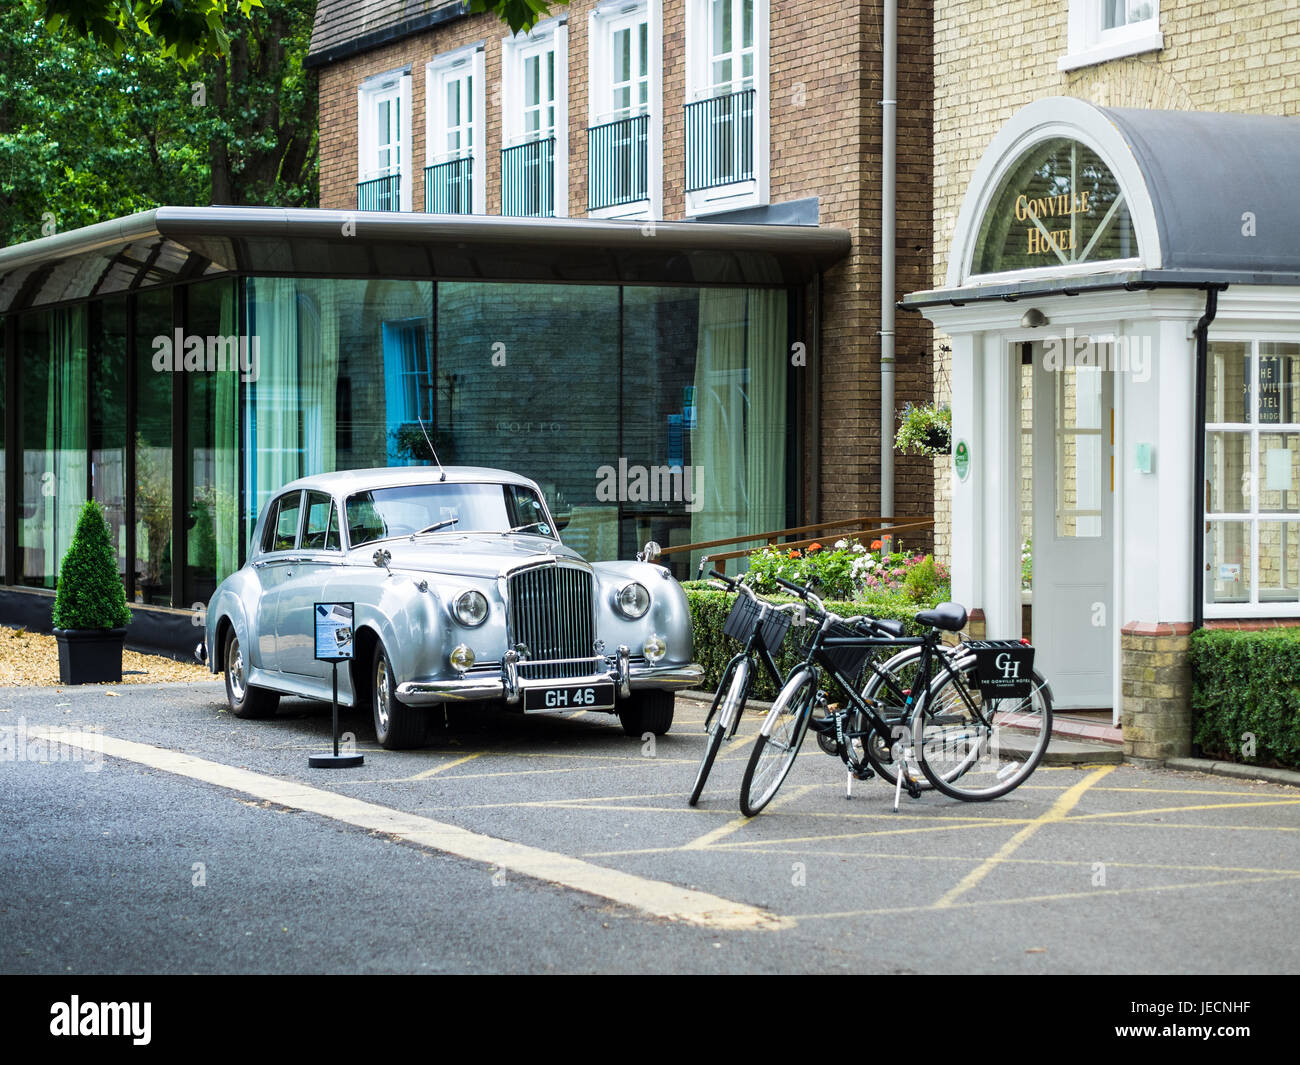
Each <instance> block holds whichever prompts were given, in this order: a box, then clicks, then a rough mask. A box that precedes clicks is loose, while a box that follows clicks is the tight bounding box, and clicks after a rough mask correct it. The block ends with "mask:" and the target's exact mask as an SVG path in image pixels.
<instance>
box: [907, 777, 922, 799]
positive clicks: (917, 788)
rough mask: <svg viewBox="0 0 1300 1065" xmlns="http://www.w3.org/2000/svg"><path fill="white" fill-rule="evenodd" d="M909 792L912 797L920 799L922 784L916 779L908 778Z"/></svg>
mask: <svg viewBox="0 0 1300 1065" xmlns="http://www.w3.org/2000/svg"><path fill="white" fill-rule="evenodd" d="M907 794H909V795H910V796H912V798H914V799H919V798H920V797H921V785H920V784H918V783H917V782H916V781H915V780H908V781H907Z"/></svg>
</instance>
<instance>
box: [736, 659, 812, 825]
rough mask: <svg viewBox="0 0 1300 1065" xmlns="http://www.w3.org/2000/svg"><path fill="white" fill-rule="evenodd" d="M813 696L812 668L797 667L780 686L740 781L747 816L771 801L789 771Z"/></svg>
mask: <svg viewBox="0 0 1300 1065" xmlns="http://www.w3.org/2000/svg"><path fill="white" fill-rule="evenodd" d="M816 697H817V674H816V673H815V672H814V671H813V670H811V669H799V670H796V671H795V673H794V675H793V676H792V677H790V679H789V680H787V681H786V682H785V685H784V687H782V688H781V692H780V694H779V695H778V696H777V697H776V702H774V703H773V704H772V709H771V710H769V711H768V713H767V717H766V718H765V719H764V721H763V727H762V729H760V730H759V734H758V739H757V740H756V741H755V743H754V750H753V751H752V752H751V753H750V756H749V764H748V765H747V766H746V767H745V776H744V779H743V780H741V782H740V812H741V813H743V814H744V815H745V816H746V817H753V816H754V815H755V814H757V813H758V812H759V811H760V810H762V809H763V807H764V806H766V805H767V804H768V803H769V802H771V801H772V796H773V795H775V794H776V790H777V788H779V787H780V786H781V782H782V781H783V780H785V777H786V774H787V773H789V772H790V767H791V766H792V765H794V759H795V755H797V754H798V753H799V747H800V745H801V744H802V743H803V738H804V736H805V735H806V734H807V732H808V719H809V717H810V716H811V715H812V706H813V701H814V700H815V699H816Z"/></svg>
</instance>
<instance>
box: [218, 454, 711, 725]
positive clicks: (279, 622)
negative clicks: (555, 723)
mask: <svg viewBox="0 0 1300 1065" xmlns="http://www.w3.org/2000/svg"><path fill="white" fill-rule="evenodd" d="M651 553H652V552H651ZM336 604H346V606H344V607H343V608H342V609H341V611H340V610H335V609H333V605H336ZM347 606H350V607H351V608H352V609H351V612H350V616H349V613H348V611H347ZM318 614H319V615H320V616H321V618H322V619H325V617H326V615H328V616H329V618H331V619H332V620H333V622H334V626H335V629H334V632H335V639H336V643H337V646H336V647H335V651H334V654H333V655H332V657H333V658H337V659H344V658H345V657H346V656H347V655H348V653H349V652H350V658H346V660H345V661H342V662H341V663H340V664H339V666H338V686H339V687H338V695H339V703H340V704H341V705H344V706H356V707H363V708H369V709H370V710H371V711H372V712H373V715H374V722H375V732H376V735H377V738H378V740H379V742H380V743H381V744H382V745H383V746H384V747H387V748H390V749H396V748H405V747H412V746H418V745H419V744H420V743H422V742H423V741H424V737H425V724H426V717H428V716H430V715H429V711H430V710H431V709H436V708H438V707H440V706H442V705H444V704H447V703H460V704H489V703H495V704H499V705H503V706H505V707H506V708H508V709H513V710H517V711H519V712H522V713H528V714H531V713H560V712H565V711H573V710H600V711H607V712H610V713H614V714H617V715H618V717H619V719H620V721H621V723H622V726H623V729H624V731H626V732H627V733H628V734H629V735H636V736H640V735H642V734H643V733H645V732H653V733H660V734H662V733H664V732H667V731H668V729H669V728H670V727H671V725H672V720H673V691H674V690H675V689H677V688H684V687H692V686H695V685H698V684H699V683H700V680H701V678H702V670H701V669H700V667H699V665H697V664H696V663H694V662H692V661H691V655H692V650H693V648H692V643H691V621H690V615H689V613H688V611H687V606H686V596H685V593H684V592H683V591H682V588H681V586H680V585H679V584H678V583H677V581H676V580H674V579H673V577H672V575H671V574H670V573H669V572H668V570H667V569H665V568H663V567H662V566H658V565H654V564H653V563H652V562H649V561H636V562H595V563H591V562H586V561H584V560H583V558H582V557H581V556H580V555H579V554H578V553H577V552H576V551H574V550H572V549H570V548H568V547H566V546H565V545H564V544H563V543H562V542H561V541H560V537H559V535H558V533H557V531H556V525H555V522H554V520H553V519H552V516H551V513H550V511H549V510H548V509H547V505H546V500H545V498H544V496H543V493H542V491H541V490H540V489H539V488H538V486H537V484H536V483H534V482H533V481H530V480H528V479H527V478H524V477H519V476H517V475H515V474H511V473H506V472H503V471H501V470H490V469H477V468H470V467H448V468H447V469H445V470H440V469H437V468H432V469H431V468H428V467H419V468H415V467H406V468H396V469H376V470H353V471H348V472H342V473H329V474H321V475H319V476H315V477H305V478H302V479H300V480H297V481H294V482H293V483H291V484H288V485H286V486H285V487H284V488H283V489H282V490H281V491H280V492H278V493H277V494H276V495H275V496H274V497H272V499H271V500H270V502H269V503H268V504H267V506H266V508H265V509H264V510H263V512H262V514H261V517H260V518H259V520H258V523H257V527H256V529H255V531H254V534H253V541H252V543H251V545H250V548H249V558H248V561H247V563H245V565H244V566H243V568H241V569H239V570H238V571H236V572H235V573H233V574H231V575H230V576H229V577H227V578H226V579H225V580H224V581H222V582H221V584H220V585H219V586H218V587H217V589H216V591H215V593H214V594H213V596H212V600H211V602H210V603H209V604H208V610H207V621H206V628H205V630H204V642H203V643H202V644H200V645H199V647H198V648H197V649H196V655H197V656H198V657H199V659H200V661H204V662H206V663H207V664H208V668H209V669H210V670H211V671H212V672H213V673H218V672H224V673H225V679H226V697H227V700H228V701H229V703H230V709H231V710H232V711H233V712H234V713H235V715H236V716H238V717H243V718H252V717H264V716H267V715H270V714H272V713H274V711H275V709H276V706H277V704H278V702H279V699H280V696H281V695H296V696H302V697H305V698H308V699H320V700H326V701H328V700H329V699H330V698H331V696H332V676H333V669H334V666H333V664H332V662H331V660H329V659H330V657H331V656H323V657H320V658H318V657H317V655H318V654H319V653H320V648H319V646H318V645H317V640H316V630H317V627H318V626H317V615H318ZM340 618H342V619H345V620H339V619H340ZM345 621H346V623H345Z"/></svg>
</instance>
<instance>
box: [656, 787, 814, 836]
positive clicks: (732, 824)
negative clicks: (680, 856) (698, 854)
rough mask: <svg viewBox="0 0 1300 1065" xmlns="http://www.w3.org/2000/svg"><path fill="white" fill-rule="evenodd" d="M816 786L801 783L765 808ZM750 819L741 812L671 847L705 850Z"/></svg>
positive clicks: (783, 803) (784, 802) (790, 800)
mask: <svg viewBox="0 0 1300 1065" xmlns="http://www.w3.org/2000/svg"><path fill="white" fill-rule="evenodd" d="M817 787H819V785H817V784H801V785H799V787H797V788H792V789H791V790H790V791H788V792H786V793H785V794H783V795H782V796H781V797H780V798H777V799H773V800H772V801H771V802H770V803H768V805H767V807H766V809H767V810H771V809H772V808H774V807H776V806H784V805H785V804H786V803H791V802H794V801H795V799H798V798H799V797H800V796H802V795H807V794H808V792H810V791H812V790H813V789H814V788H817ZM759 816H760V817H761V816H763V811H760V813H759ZM752 820H754V819H753V818H752V817H746V816H745V815H744V814H741V815H740V816H739V817H737V818H735V819H733V820H731V821H728V822H727V823H726V824H725V825H719V826H718V827H717V828H715V829H713V830H712V831H709V832H706V833H704V835H702V836H697V837H696V838H695V839H693V840H691V841H690V842H689V843H686V844H683V845H682V846H681V847H675V848H673V849H674V850H684V851H702V850H706V849H707V848H709V847H711V846H713V844H715V843H716V842H717V841H718V840H720V839H723V838H725V837H726V836H729V835H731V833H733V832H735V831H736V829H738V828H744V827H745V825H747V824H749V822H751V821H752Z"/></svg>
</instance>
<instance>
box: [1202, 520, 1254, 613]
mask: <svg viewBox="0 0 1300 1065" xmlns="http://www.w3.org/2000/svg"><path fill="white" fill-rule="evenodd" d="M1206 525H1207V527H1208V531H1207V532H1206V534H1205V600H1206V602H1208V603H1246V602H1249V601H1250V570H1251V557H1250V525H1251V523H1250V522H1248V521H1211V522H1206Z"/></svg>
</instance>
